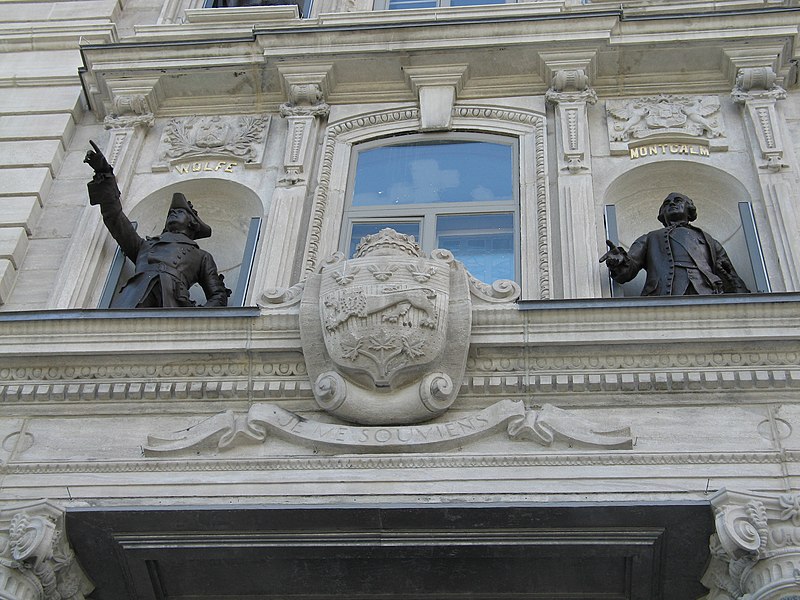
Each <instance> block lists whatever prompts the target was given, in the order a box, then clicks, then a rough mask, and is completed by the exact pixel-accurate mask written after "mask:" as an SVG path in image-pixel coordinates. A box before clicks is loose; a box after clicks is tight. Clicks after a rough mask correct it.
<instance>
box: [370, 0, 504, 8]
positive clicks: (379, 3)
mask: <svg viewBox="0 0 800 600" xmlns="http://www.w3.org/2000/svg"><path fill="white" fill-rule="evenodd" d="M391 1H392V0H375V5H374V8H373V9H374V10H432V9H437V8H475V7H481V6H497V5H499V4H517V0H505V1H504V2H486V3H477V4H468V5H465V6H452V5H451V2H452V1H453V0H436V6H424V7H404V6H398V7H394V8H392V7H390V4H391Z"/></svg>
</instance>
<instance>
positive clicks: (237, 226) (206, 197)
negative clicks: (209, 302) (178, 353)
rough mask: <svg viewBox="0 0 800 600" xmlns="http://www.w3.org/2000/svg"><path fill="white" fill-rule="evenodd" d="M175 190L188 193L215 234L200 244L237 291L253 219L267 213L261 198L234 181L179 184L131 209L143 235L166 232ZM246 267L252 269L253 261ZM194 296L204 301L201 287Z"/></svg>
mask: <svg viewBox="0 0 800 600" xmlns="http://www.w3.org/2000/svg"><path fill="white" fill-rule="evenodd" d="M175 192H181V193H182V194H183V195H184V196H186V199H187V200H189V202H191V203H192V205H193V206H194V208H195V209H196V210H197V212H198V214H199V215H200V217H201V218H202V219H203V221H205V222H206V223H207V224H208V225H209V226H210V227H211V231H212V234H211V237H210V238H206V239H202V240H198V244H199V245H200V247H201V248H202V249H203V250H206V251H208V252H210V253H211V255H212V256H213V257H214V260H215V262H216V263H217V267H218V268H219V271H220V273H222V274H223V275H224V276H225V285H226V286H227V287H228V288H230V289H231V290H236V286H237V284H238V282H239V276H240V271H241V267H242V260H243V257H244V255H245V248H246V245H247V239H248V232H249V229H250V224H251V220H252V218H253V217H259V218H260V217H261V216H262V215H263V214H264V207H263V206H262V204H261V200H260V199H259V198H258V196H257V195H256V194H255V192H253V191H252V190H251V189H249V188H247V187H246V186H244V185H242V184H240V183H236V182H233V181H227V180H221V179H211V178H203V179H195V180H192V181H182V182H180V183H175V184H173V185H169V186H167V187H164V188H161V189H159V190H157V191H155V192H153V193H151V194H149V195H148V196H146V197H145V198H143V199H142V200H141V201H140V202H139V203H137V204H136V206H134V207H133V208H132V209H130V211H129V213H128V217H129V218H130V219H131V221H136V222H137V223H138V228H137V232H138V233H139V235H141V236H142V237H147V236H154V235H158V234H160V233H161V232H162V231H163V229H164V222H165V221H166V217H167V211H168V210H169V205H170V202H171V200H172V195H173V194H174V193H175ZM246 266H247V267H248V268H249V266H250V265H249V261H248V265H246ZM191 295H192V299H193V300H195V301H196V302H198V303H201V302H202V301H203V300H202V298H203V293H202V290H200V288H199V286H194V288H192V294H191Z"/></svg>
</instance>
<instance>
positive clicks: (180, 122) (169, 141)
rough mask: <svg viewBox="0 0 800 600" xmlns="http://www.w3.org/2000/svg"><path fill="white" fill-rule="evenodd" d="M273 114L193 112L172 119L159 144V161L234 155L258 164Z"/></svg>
mask: <svg viewBox="0 0 800 600" xmlns="http://www.w3.org/2000/svg"><path fill="white" fill-rule="evenodd" d="M269 121H270V117H269V116H262V115H239V116H205V117H201V116H192V117H185V118H175V119H171V120H170V121H169V123H167V126H166V127H165V128H164V133H163V135H162V136H161V142H160V146H159V155H158V158H159V165H168V164H174V163H176V162H179V161H182V160H190V159H194V158H201V157H211V156H220V157H231V158H237V159H241V160H243V161H244V163H245V164H246V165H259V164H260V163H261V160H262V158H263V154H264V144H265V142H266V134H267V129H268V126H269Z"/></svg>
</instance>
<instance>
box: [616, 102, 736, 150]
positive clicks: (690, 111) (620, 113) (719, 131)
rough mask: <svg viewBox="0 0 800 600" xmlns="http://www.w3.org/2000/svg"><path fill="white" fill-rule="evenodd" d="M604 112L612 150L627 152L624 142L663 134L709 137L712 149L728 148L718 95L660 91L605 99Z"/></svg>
mask: <svg viewBox="0 0 800 600" xmlns="http://www.w3.org/2000/svg"><path fill="white" fill-rule="evenodd" d="M606 111H607V112H608V138H609V141H610V142H611V145H612V148H611V149H612V151H614V150H616V151H617V152H619V151H620V150H622V151H627V143H628V142H632V141H635V140H645V139H648V138H654V137H666V136H684V137H685V136H690V137H695V138H702V139H708V140H710V145H711V147H712V148H715V149H719V150H724V149H726V148H727V142H726V141H725V127H724V124H723V122H722V115H721V114H720V101H719V98H718V97H717V96H675V95H670V94H660V95H658V96H648V97H644V98H632V99H625V100H608V101H607V102H606Z"/></svg>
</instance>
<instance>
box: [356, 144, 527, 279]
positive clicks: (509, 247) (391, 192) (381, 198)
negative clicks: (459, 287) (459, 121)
mask: <svg viewBox="0 0 800 600" xmlns="http://www.w3.org/2000/svg"><path fill="white" fill-rule="evenodd" d="M353 157H354V158H353V160H354V165H353V168H352V169H351V173H352V174H353V175H352V176H351V181H350V185H349V186H348V191H349V196H348V203H347V209H346V214H345V219H344V221H343V231H342V236H341V240H342V247H341V249H342V250H343V251H344V252H345V253H346V254H347V255H348V256H352V255H353V253H354V251H355V249H356V246H357V245H358V243H359V241H360V240H361V238H362V237H364V236H365V235H367V234H370V233H376V232H377V231H379V230H380V229H383V228H384V227H391V228H392V229H395V230H396V231H398V232H400V233H405V234H410V235H413V236H414V237H415V238H416V239H417V241H418V242H419V243H420V245H421V246H422V249H423V250H424V251H425V252H427V253H430V252H431V251H432V250H434V249H436V248H445V249H447V250H450V251H451V252H453V254H454V255H455V257H456V258H457V259H458V260H460V261H462V262H463V263H464V265H465V266H466V268H467V269H468V270H469V271H470V273H472V274H473V275H474V276H475V277H477V278H478V279H480V280H482V281H486V282H491V281H495V280H497V279H513V280H517V279H518V275H519V264H518V263H519V260H518V258H517V257H518V254H519V252H518V249H519V235H518V232H519V209H518V207H519V199H518V191H517V188H518V181H517V177H516V176H515V173H517V172H518V171H517V168H516V165H517V147H516V143H515V142H513V141H507V140H506V139H504V138H501V137H500V136H494V137H491V136H482V135H463V136H459V138H458V139H454V138H452V137H448V138H444V137H437V136H430V135H413V136H404V137H402V138H395V140H393V141H392V142H390V143H388V144H387V143H386V142H385V141H384V142H378V143H369V144H362V145H360V146H358V147H357V148H356V152H354V153H353Z"/></svg>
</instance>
